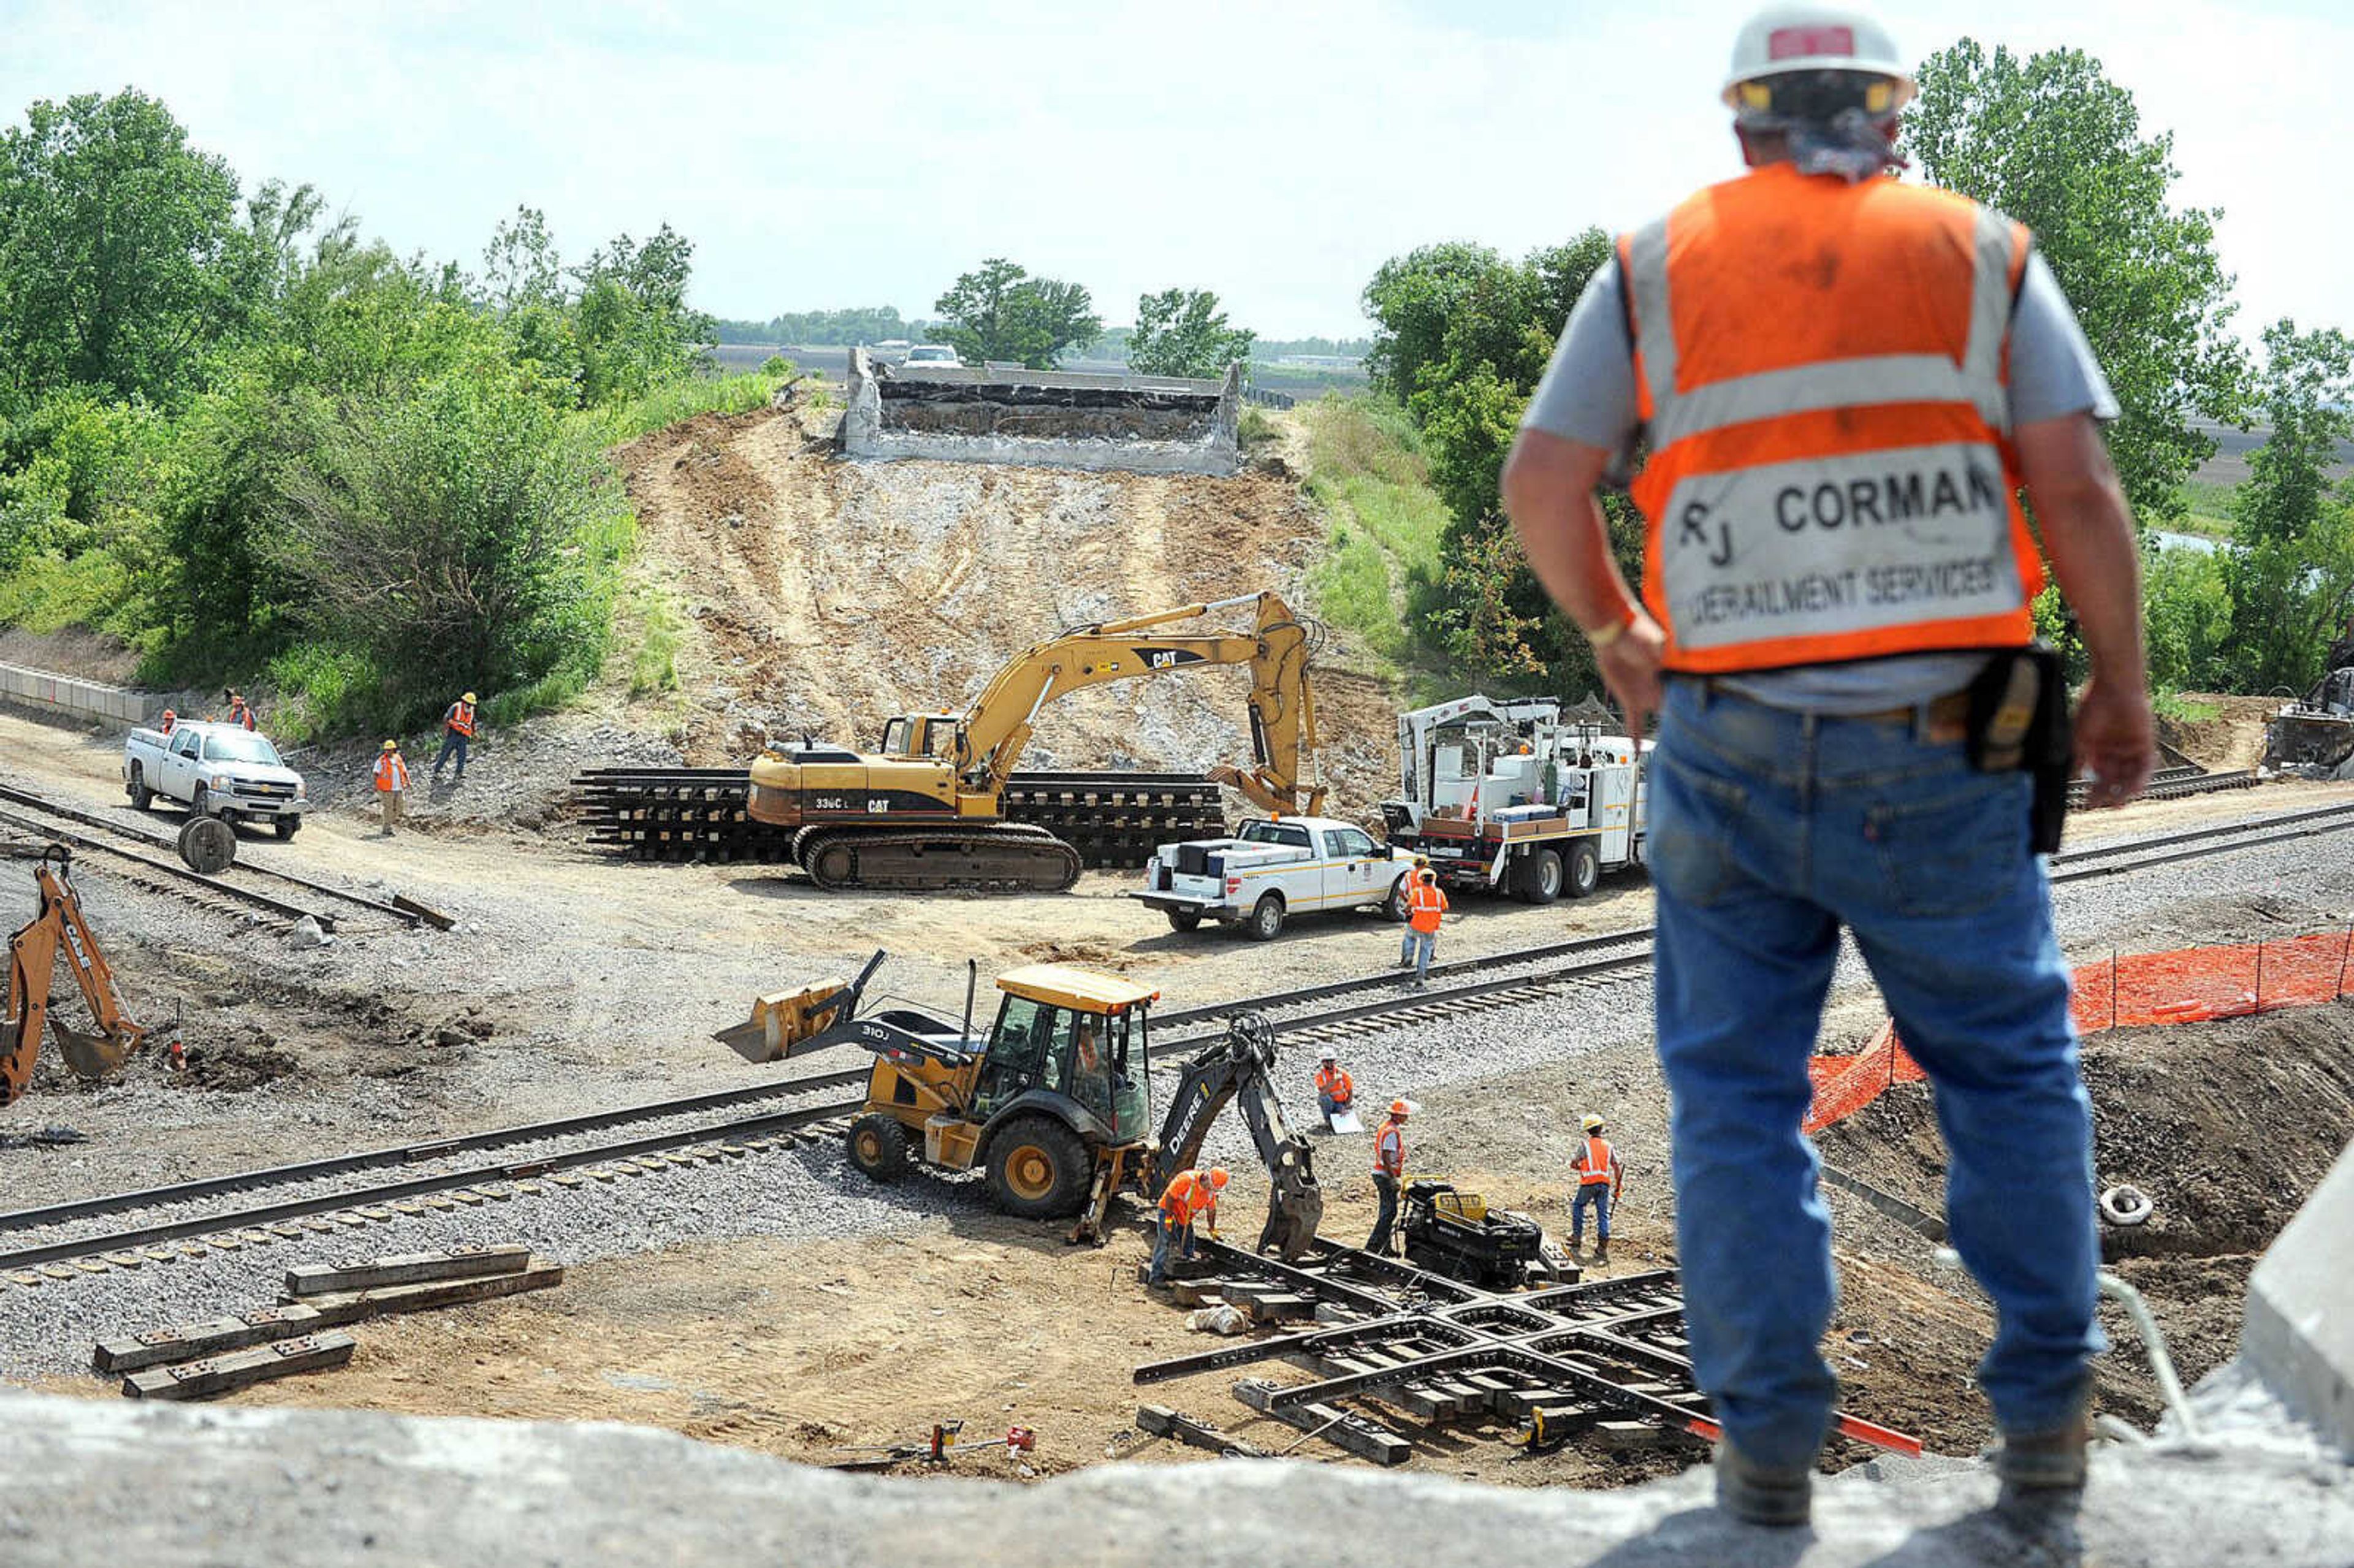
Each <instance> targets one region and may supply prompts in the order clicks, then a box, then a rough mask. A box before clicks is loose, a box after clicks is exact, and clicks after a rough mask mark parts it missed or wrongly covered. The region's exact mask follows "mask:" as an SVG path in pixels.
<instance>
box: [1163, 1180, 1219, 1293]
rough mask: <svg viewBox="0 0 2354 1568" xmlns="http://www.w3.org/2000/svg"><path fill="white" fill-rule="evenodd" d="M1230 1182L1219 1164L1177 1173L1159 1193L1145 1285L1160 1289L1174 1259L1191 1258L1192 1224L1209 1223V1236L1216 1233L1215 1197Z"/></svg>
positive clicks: (1164, 1283) (1216, 1208)
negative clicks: (1158, 1209) (1155, 1226)
mask: <svg viewBox="0 0 2354 1568" xmlns="http://www.w3.org/2000/svg"><path fill="white" fill-rule="evenodd" d="M1228 1180H1230V1178H1229V1177H1228V1175H1227V1172H1226V1168H1225V1166H1223V1165H1215V1166H1212V1167H1211V1168H1210V1169H1209V1170H1208V1171H1179V1172H1177V1174H1176V1175H1174V1176H1172V1177H1171V1178H1170V1179H1169V1185H1168V1186H1166V1187H1163V1188H1162V1189H1161V1214H1160V1220H1159V1223H1158V1229H1157V1230H1156V1232H1155V1234H1154V1235H1153V1238H1152V1268H1151V1272H1150V1274H1149V1275H1147V1277H1146V1283H1147V1284H1148V1285H1151V1286H1156V1287H1157V1286H1162V1285H1166V1284H1168V1283H1169V1266H1170V1264H1171V1263H1172V1262H1173V1261H1175V1260H1176V1259H1177V1258H1178V1257H1181V1256H1182V1257H1187V1258H1190V1257H1192V1256H1193V1255H1194V1243H1193V1224H1194V1222H1195V1221H1197V1220H1204V1219H1206V1220H1207V1221H1209V1223H1210V1234H1213V1235H1215V1234H1217V1231H1218V1195H1219V1194H1220V1193H1221V1192H1225V1190H1226V1182H1227V1181H1228Z"/></svg>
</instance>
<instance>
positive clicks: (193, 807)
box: [122, 720, 311, 839]
mask: <svg viewBox="0 0 2354 1568" xmlns="http://www.w3.org/2000/svg"><path fill="white" fill-rule="evenodd" d="M122 788H123V791H124V793H126V794H128V795H129V796H130V797H131V803H132V804H133V806H136V807H137V808H139V810H146V809H147V808H148V807H149V806H150V805H151V804H153V803H154V800H155V798H156V797H157V796H159V795H160V796H162V797H163V798H164V799H165V800H177V801H178V802H179V803H180V804H182V805H184V806H186V807H187V808H188V810H190V811H191V812H192V813H194V814H195V815H196V816H199V817H219V818H221V819H223V820H224V821H228V822H230V823H232V824H234V823H237V822H240V821H267V822H268V823H269V824H270V828H271V830H272V831H273V832H276V833H277V835H278V836H279V837H280V838H281V839H291V838H292V837H293V836H294V835H295V833H296V832H298V831H300V830H301V828H302V813H303V812H304V811H307V810H310V809H311V801H310V797H309V795H308V794H307V792H306V791H305V790H304V789H303V788H302V775H301V774H300V773H297V772H295V771H294V769H292V768H289V767H287V766H286V764H285V763H284V762H282V761H281V760H280V759H279V756H278V748H277V747H274V746H272V745H270V739H269V737H268V736H263V735H260V734H257V733H256V732H254V731H252V730H249V729H247V728H246V727H245V726H242V725H234V724H200V723H194V722H190V721H187V720H183V721H181V722H180V723H179V724H176V725H175V726H172V733H171V734H169V735H165V734H164V732H163V731H162V730H160V729H134V730H133V731H132V732H131V734H130V736H128V737H127V738H125V739H124V741H123V743H122Z"/></svg>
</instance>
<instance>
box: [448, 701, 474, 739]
mask: <svg viewBox="0 0 2354 1568" xmlns="http://www.w3.org/2000/svg"><path fill="white" fill-rule="evenodd" d="M450 727H451V729H453V730H455V731H457V732H458V733H459V734H460V735H462V736H465V737H466V738H467V739H469V740H472V739H473V738H474V705H473V704H472V703H451V705H450Z"/></svg>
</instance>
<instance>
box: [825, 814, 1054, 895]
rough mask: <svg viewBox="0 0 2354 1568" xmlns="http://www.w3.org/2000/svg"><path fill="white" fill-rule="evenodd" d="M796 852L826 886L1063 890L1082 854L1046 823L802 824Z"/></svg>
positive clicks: (905, 889)
mask: <svg viewBox="0 0 2354 1568" xmlns="http://www.w3.org/2000/svg"><path fill="white" fill-rule="evenodd" d="M793 850H794V856H795V858H796V859H797V860H798V861H799V862H800V863H801V869H802V870H803V871H806V872H808V873H809V874H810V876H811V880H813V881H814V882H816V884H817V885H819V886H820V887H822V888H825V889H827V890H828V891H832V890H836V889H840V888H850V887H863V888H887V889H890V890H892V891H895V892H901V893H909V892H914V893H939V892H948V891H950V890H962V891H967V892H974V893H1061V892H1064V891H1065V890H1066V889H1067V888H1069V887H1070V885H1072V884H1073V883H1075V882H1076V881H1078V879H1079V852H1078V851H1076V850H1075V849H1073V848H1072V847H1071V846H1070V845H1068V844H1066V843H1065V842H1063V841H1062V840H1060V839H1058V838H1056V837H1055V835H1054V834H1052V833H1050V832H1046V831H1045V830H1044V828H1034V827H1029V826H1025V825H1023V824H1022V823H1018V822H993V823H988V824H984V825H980V826H975V827H969V828H966V827H944V828H930V829H876V828H862V827H844V828H816V829H804V830H803V831H802V832H801V833H799V834H797V835H796V836H795V838H794V841H793Z"/></svg>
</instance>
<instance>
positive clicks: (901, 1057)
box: [718, 952, 1324, 1257]
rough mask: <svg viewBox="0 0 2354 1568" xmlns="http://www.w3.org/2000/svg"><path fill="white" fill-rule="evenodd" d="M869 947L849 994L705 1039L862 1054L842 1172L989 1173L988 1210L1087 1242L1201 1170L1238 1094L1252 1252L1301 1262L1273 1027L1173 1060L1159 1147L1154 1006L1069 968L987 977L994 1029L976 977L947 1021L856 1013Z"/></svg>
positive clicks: (1245, 1022)
mask: <svg viewBox="0 0 2354 1568" xmlns="http://www.w3.org/2000/svg"><path fill="white" fill-rule="evenodd" d="M883 957H884V955H883V954H881V953H880V952H878V953H876V954H875V957H874V958H873V959H870V960H869V961H868V963H867V965H866V968H865V969H864V971H863V972H861V974H860V975H859V977H858V979H857V980H854V981H853V982H851V983H850V984H848V985H838V984H829V985H822V986H812V987H811V988H809V989H808V990H806V991H796V992H790V993H780V994H779V995H775V996H767V997H763V998H761V999H760V1001H758V1004H756V1006H755V1008H754V1011H753V1016H752V1018H751V1019H750V1020H749V1021H748V1022H745V1023H741V1024H738V1025H737V1026H736V1027H735V1028H732V1029H728V1030H725V1031H723V1032H721V1033H720V1034H719V1035H718V1038H719V1039H720V1040H721V1041H722V1042H724V1043H725V1044H727V1045H729V1046H730V1047H732V1048H733V1049H735V1050H736V1051H737V1053H738V1054H741V1055H743V1056H744V1057H745V1058H747V1059H748V1060H749V1061H754V1062H770V1061H777V1060H779V1059H782V1058H785V1057H791V1056H801V1055H806V1054H809V1053H811V1052H814V1051H822V1050H827V1049H830V1048H832V1047H834V1046H840V1045H857V1046H863V1047H864V1048H865V1049H866V1050H869V1051H872V1052H873V1053H874V1054H875V1066H874V1070H873V1072H872V1073H871V1075H869V1077H868V1079H867V1087H866V1104H865V1106H864V1108H863V1109H862V1110H861V1112H860V1114H859V1116H858V1118H857V1119H856V1120H855V1121H854V1122H853V1123H852V1124H851V1126H850V1131H849V1135H848V1145H849V1154H850V1162H851V1163H852V1164H853V1165H855V1166H857V1167H858V1169H859V1170H861V1171H864V1172H865V1173H866V1174H867V1175H868V1176H870V1177H872V1178H873V1179H874V1180H875V1181H885V1182H888V1181H897V1180H898V1179H899V1178H900V1176H902V1175H903V1174H905V1173H906V1172H907V1170H908V1169H909V1168H910V1167H911V1166H912V1165H914V1164H915V1163H916V1162H917V1161H918V1160H920V1161H921V1162H923V1163H924V1164H927V1165H933V1166H938V1167H939V1168H941V1169H944V1170H949V1171H971V1170H976V1169H978V1170H980V1171H984V1172H985V1173H986V1177H987V1181H988V1183H989V1192H990V1196H991V1199H992V1200H993V1201H994V1202H996V1204H997V1206H998V1207H999V1208H1001V1209H1002V1210H1003V1211H1005V1212H1006V1213H1010V1214H1015V1215H1019V1216H1022V1217H1024V1218H1034V1219H1063V1218H1068V1217H1070V1216H1072V1215H1075V1214H1076V1215H1081V1216H1082V1217H1081V1220H1080V1224H1079V1226H1078V1229H1077V1230H1076V1232H1075V1233H1074V1234H1073V1236H1072V1239H1073V1240H1074V1241H1083V1240H1101V1239H1102V1234H1103V1224H1104V1220H1105V1217H1106V1214H1107V1213H1108V1210H1109V1208H1110V1205H1111V1202H1112V1200H1113V1199H1114V1198H1115V1197H1116V1196H1118V1195H1119V1193H1120V1192H1127V1191H1133V1192H1140V1193H1141V1194H1142V1195H1144V1196H1145V1197H1146V1198H1147V1199H1148V1200H1151V1199H1156V1198H1158V1196H1159V1195H1160V1192H1161V1188H1162V1187H1164V1186H1165V1185H1166V1184H1167V1183H1168V1181H1169V1179H1170V1178H1171V1177H1172V1176H1173V1175H1175V1174H1176V1173H1177V1172H1178V1171H1182V1170H1183V1169H1185V1168H1186V1167H1188V1166H1190V1165H1192V1164H1193V1162H1194V1161H1195V1160H1197V1159H1199V1158H1200V1156H1201V1152H1202V1140H1203V1139H1204V1137H1205V1136H1207V1134H1208V1132H1209V1129H1210V1126H1211V1124H1212V1123H1213V1122H1214V1121H1215V1120H1216V1119H1217V1116H1218V1113H1219V1112H1220V1111H1221V1110H1223V1109H1224V1108H1225V1107H1226V1105H1227V1104H1228V1103H1229V1102H1231V1101H1235V1100H1236V1099H1239V1100H1240V1102H1241V1105H1242V1109H1243V1114H1244V1118H1245V1119H1246V1122H1247V1123H1248V1124H1249V1128H1250V1132H1251V1137H1252V1139H1253V1140H1254V1141H1255V1142H1256V1144H1257V1148H1258V1151H1259V1155H1260V1158H1261V1159H1262V1160H1265V1161H1266V1163H1267V1171H1268V1175H1269V1178H1270V1180H1271V1183H1272V1188H1271V1192H1270V1194H1269V1200H1268V1213H1267V1226H1266V1229H1265V1231H1264V1232H1263V1233H1262V1234H1261V1236H1260V1242H1259V1245H1261V1247H1263V1248H1264V1247H1268V1246H1273V1247H1276V1248H1278V1249H1279V1250H1280V1251H1281V1252H1282V1253H1283V1255H1285V1256H1286V1257H1298V1256H1299V1255H1300V1254H1301V1253H1303V1252H1305V1251H1306V1250H1307V1248H1308V1245H1309V1244H1310V1242H1312V1241H1313V1240H1315V1237H1316V1227H1317V1224H1318V1223H1319V1222H1320V1220H1321V1219H1322V1218H1323V1213H1324V1198H1323V1193H1322V1191H1321V1190H1320V1188H1318V1186H1317V1185H1316V1177H1315V1172H1314V1170H1313V1166H1312V1162H1311V1159H1310V1148H1309V1144H1308V1140H1307V1139H1304V1138H1301V1137H1299V1135H1297V1134H1295V1133H1293V1132H1292V1131H1291V1129H1290V1128H1288V1126H1287V1125H1285V1122H1284V1119H1283V1107H1282V1106H1281V1104H1280V1103H1279V1102H1278V1099H1277V1097H1276V1094H1275V1090H1274V1087H1273V1086H1272V1084H1271V1083H1270V1081H1269V1077H1268V1075H1269V1071H1270V1069H1272V1067H1273V1066H1274V1064H1275V1031H1274V1029H1273V1028H1272V1027H1271V1026H1270V1025H1269V1024H1268V1023H1267V1020H1266V1019H1265V1018H1263V1017H1261V1016H1259V1015H1258V1014H1256V1013H1248V1014H1244V1015H1242V1016H1241V1017H1238V1018H1237V1019H1235V1020H1234V1021H1233V1022H1231V1023H1230V1025H1229V1028H1228V1033H1227V1034H1226V1036H1225V1038H1224V1039H1223V1040H1220V1041H1217V1042H1215V1043H1214V1044H1211V1045H1210V1046H1208V1047H1206V1048H1205V1049H1204V1050H1203V1051H1201V1052H1200V1053H1198V1054H1195V1055H1194V1056H1193V1058H1191V1059H1190V1060H1188V1061H1187V1062H1186V1063H1184V1065H1183V1066H1182V1069H1181V1070H1180V1073H1179V1075H1178V1082H1177V1085H1176V1087H1175V1090H1174V1092H1173V1093H1172V1096H1171V1097H1170V1102H1169V1110H1168V1114H1167V1117H1166V1118H1165V1119H1164V1120H1163V1122H1162V1123H1161V1128H1160V1136H1159V1137H1158V1138H1157V1139H1156V1138H1154V1137H1153V1136H1152V1131H1153V1124H1152V1095H1151V1089H1150V1072H1151V1055H1150V1038H1149V1036H1150V1016H1151V1010H1152V1004H1153V1003H1154V1002H1155V1001H1159V1000H1160V997H1161V993H1160V992H1159V991H1154V990H1152V989H1151V988H1150V987H1149V986H1145V985H1140V984H1139V983H1138V982H1136V981H1134V980H1125V979H1122V978H1121V977H1120V976H1118V975H1108V974H1102V973H1099V972H1097V971H1096V970H1093V969H1080V968H1078V967H1076V966H1075V965H1070V964H1031V965H1027V966H1025V967H1023V968H1021V969H1012V970H1009V971H1007V972H1006V973H1005V974H1002V975H1001V976H999V977H998V980H997V989H998V991H1000V992H1001V993H1002V994H1001V995H1000V998H999V1001H998V1007H997V1017H996V1019H995V1021H994V1022H991V1025H990V1026H989V1030H988V1033H986V1034H979V1033H975V1032H974V1028H973V1022H974V1021H973V1008H974V1002H975V995H976V992H977V991H978V990H979V969H978V967H977V966H974V967H971V968H970V969H969V970H968V976H967V984H966V991H965V1015H964V1021H963V1022H962V1023H961V1024H960V1023H959V1022H956V1021H955V1020H953V1019H947V1018H941V1017H938V1016H936V1015H935V1014H932V1013H929V1012H923V1011H921V1010H920V1009H917V1008H913V1007H905V1006H893V1007H888V1008H885V1009H882V1010H880V1011H877V1012H871V1013H867V1014H864V1015H863V1016H862V1015H861V1014H860V1013H859V1011H858V1007H859V1002H860V1001H861V999H862V997H863V996H864V992H865V990H866V987H867V984H868V982H869V981H870V980H873V978H874V975H875V970H876V969H878V968H879V967H881V965H882V962H883Z"/></svg>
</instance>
